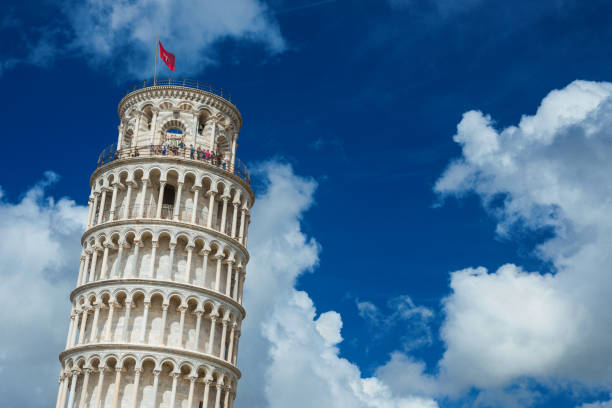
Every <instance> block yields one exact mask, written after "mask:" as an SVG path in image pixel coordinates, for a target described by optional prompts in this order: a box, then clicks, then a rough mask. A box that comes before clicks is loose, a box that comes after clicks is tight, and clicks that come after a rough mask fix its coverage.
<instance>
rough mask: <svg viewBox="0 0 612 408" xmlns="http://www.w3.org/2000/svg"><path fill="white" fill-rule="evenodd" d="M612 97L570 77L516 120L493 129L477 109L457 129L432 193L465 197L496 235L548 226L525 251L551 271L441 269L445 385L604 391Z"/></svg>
mask: <svg viewBox="0 0 612 408" xmlns="http://www.w3.org/2000/svg"><path fill="white" fill-rule="evenodd" d="M611 97H612V84H610V83H597V82H587V81H575V82H572V83H571V84H569V85H568V86H567V87H565V88H563V89H560V90H555V91H553V92H551V93H550V94H549V95H547V96H546V97H545V98H544V99H543V100H542V103H541V105H540V107H539V108H538V110H537V112H536V114H535V115H533V116H523V117H522V118H521V121H520V123H519V124H518V125H517V126H510V127H507V128H504V129H496V128H495V122H494V121H493V119H492V118H491V117H490V116H487V115H484V114H483V113H481V112H478V111H470V112H467V113H465V114H464V116H463V119H462V120H461V122H460V123H459V125H458V126H457V134H456V135H455V137H454V139H455V141H456V142H457V143H459V144H460V145H461V147H462V155H461V157H460V158H458V159H457V160H455V161H454V162H453V163H451V164H450V166H449V167H448V168H447V170H446V171H445V173H444V174H443V176H442V177H441V178H440V179H439V180H438V182H437V183H436V186H435V190H436V191H437V192H438V193H439V194H441V195H442V196H443V197H448V196H453V195H455V196H461V195H464V194H468V193H476V194H477V195H478V196H480V197H481V199H482V201H483V204H484V206H485V207H486V208H487V209H488V210H489V211H490V212H491V214H493V215H494V216H495V217H496V218H497V219H498V228H497V231H498V233H499V234H501V235H503V236H505V237H506V238H509V239H512V238H514V237H519V238H520V237H521V236H524V234H529V233H531V232H532V231H538V230H541V229H546V230H549V231H552V233H553V234H552V235H553V236H552V238H550V239H548V240H546V241H545V242H543V243H541V244H540V245H538V246H537V248H535V253H536V254H537V255H538V256H540V257H541V258H542V259H543V260H545V261H550V262H552V264H553V265H554V267H555V269H556V273H555V274H554V275H546V274H545V275H543V274H540V273H537V272H526V271H523V270H522V269H521V268H520V267H517V266H514V265H504V266H502V267H501V268H499V269H498V270H497V271H496V272H494V273H487V271H486V270H484V269H483V268H469V269H465V270H462V271H458V272H455V273H453V274H452V275H451V289H452V293H451V294H450V295H449V297H448V298H447V299H446V300H445V303H444V308H445V312H446V320H445V321H444V324H443V328H442V336H443V339H444V341H445V342H446V347H447V350H446V352H445V354H444V357H443V358H442V360H441V361H440V363H439V366H440V381H441V382H442V384H444V385H445V386H446V389H447V390H449V391H450V392H453V391H460V390H467V389H469V388H470V387H472V386H476V387H480V388H482V389H492V388H496V387H497V388H503V387H508V386H512V384H516V383H517V382H519V381H520V380H521V379H522V378H531V379H535V380H536V381H539V382H540V383H541V384H544V385H547V384H548V385H552V384H555V385H556V386H559V385H561V384H564V385H565V384H574V386H580V387H587V388H590V387H592V388H594V389H610V385H609V384H610V383H611V380H612V370H611V368H612V315H610V313H609V312H608V311H609V310H610V308H611V307H612V304H611V303H612V300H611V299H612V275H611V274H610V270H611V267H612V251H611V250H610V248H612V218H611V217H610V214H611V213H612V183H611V182H610V175H611V174H612V160H610V158H611V157H612V132H610V129H612V98H611ZM474 261H475V262H476V261H478V260H474Z"/></svg>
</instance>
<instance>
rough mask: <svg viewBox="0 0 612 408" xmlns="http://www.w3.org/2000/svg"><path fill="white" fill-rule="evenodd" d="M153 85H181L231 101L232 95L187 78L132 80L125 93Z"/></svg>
mask: <svg viewBox="0 0 612 408" xmlns="http://www.w3.org/2000/svg"><path fill="white" fill-rule="evenodd" d="M154 86H181V87H185V88H193V89H199V90H200V91H205V92H209V93H211V94H214V95H217V96H220V97H222V98H223V99H225V100H227V101H229V102H232V95H230V94H229V93H228V92H227V91H224V90H223V89H222V88H216V87H214V86H212V85H211V84H209V83H206V82H203V81H198V80H197V79H189V78H164V79H162V78H157V80H156V81H155V82H154V81H153V80H152V79H145V80H142V81H138V82H134V85H133V86H132V87H131V88H129V89H128V90H127V92H126V95H127V94H129V93H131V92H134V91H137V90H139V89H144V88H152V87H154Z"/></svg>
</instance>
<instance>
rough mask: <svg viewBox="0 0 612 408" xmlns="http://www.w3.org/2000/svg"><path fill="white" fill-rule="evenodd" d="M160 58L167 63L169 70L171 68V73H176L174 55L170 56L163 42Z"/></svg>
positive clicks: (160, 45)
mask: <svg viewBox="0 0 612 408" xmlns="http://www.w3.org/2000/svg"><path fill="white" fill-rule="evenodd" d="M159 56H160V57H161V59H162V60H163V61H164V62H165V63H166V65H167V66H168V68H170V70H171V71H174V54H170V53H169V52H168V51H166V50H165V49H164V46H163V45H162V43H161V41H159Z"/></svg>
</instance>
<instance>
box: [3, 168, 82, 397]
mask: <svg viewBox="0 0 612 408" xmlns="http://www.w3.org/2000/svg"><path fill="white" fill-rule="evenodd" d="M57 179H58V176H57V175H55V174H54V173H47V174H45V177H44V179H43V180H42V181H41V182H40V183H38V184H37V185H35V186H33V187H32V188H31V189H29V190H28V191H27V193H26V194H25V195H24V196H23V197H22V198H21V199H20V200H19V202H17V203H10V202H8V201H6V199H5V198H4V197H3V195H2V194H1V192H0V236H2V245H0V280H1V281H2V284H1V285H0V299H2V307H0V325H1V327H2V330H1V331H0V350H1V351H0V394H1V395H2V396H3V406H6V407H48V406H49V401H54V400H55V395H57V394H56V393H57V378H58V375H59V362H58V359H57V356H58V354H59V352H60V351H61V350H63V348H64V346H65V343H66V335H67V333H68V332H67V330H68V319H69V314H70V303H69V301H68V295H69V294H70V291H71V290H72V289H73V288H74V285H75V284H76V274H77V272H78V267H79V266H78V262H79V255H80V252H81V250H80V238H81V234H82V232H83V229H84V228H85V220H86V218H87V207H84V206H80V205H77V204H75V202H74V201H72V200H69V199H65V198H63V199H60V200H58V201H56V200H54V199H52V198H49V197H46V196H45V189H46V188H47V187H48V186H49V185H50V184H51V183H53V182H55V181H56V180H57Z"/></svg>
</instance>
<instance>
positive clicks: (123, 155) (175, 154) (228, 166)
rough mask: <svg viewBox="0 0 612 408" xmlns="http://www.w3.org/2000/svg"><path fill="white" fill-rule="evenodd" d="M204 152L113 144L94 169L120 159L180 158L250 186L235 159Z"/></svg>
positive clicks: (183, 148)
mask: <svg viewBox="0 0 612 408" xmlns="http://www.w3.org/2000/svg"><path fill="white" fill-rule="evenodd" d="M205 153H206V152H205V151H202V150H197V149H195V148H194V149H193V150H192V149H191V148H189V147H180V146H177V147H174V146H164V145H163V144H160V145H150V146H149V147H148V148H146V147H145V148H142V147H140V148H139V147H128V148H123V149H117V145H116V144H115V143H113V144H111V145H110V146H107V147H106V148H105V149H104V150H102V153H100V155H99V156H98V161H97V163H96V169H97V168H100V167H102V166H104V165H105V164H108V163H112V162H114V161H116V160H120V159H128V158H136V157H141V158H149V157H167V158H181V159H186V160H189V161H193V162H198V163H206V164H208V165H210V166H215V167H216V168H218V169H219V170H222V171H224V172H228V173H230V174H233V175H235V176H238V177H239V178H240V179H241V180H242V181H244V182H245V183H247V184H249V185H250V184H251V175H250V173H249V170H248V168H247V166H246V165H245V164H244V163H242V162H241V161H240V159H238V158H236V159H235V160H234V163H232V162H231V161H227V160H225V159H223V158H221V157H220V156H216V157H213V156H208V157H207V156H206V154H205Z"/></svg>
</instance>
